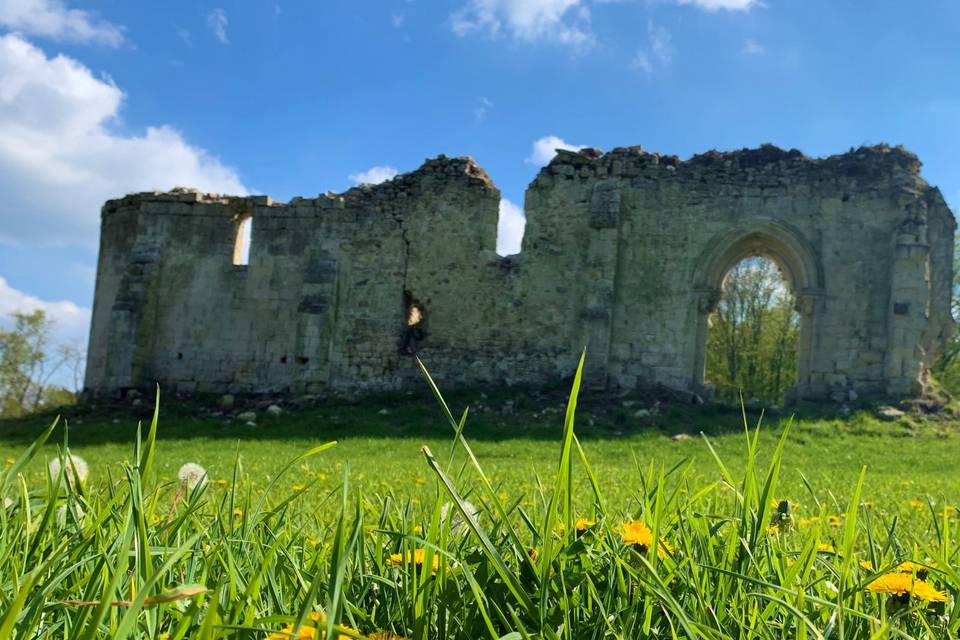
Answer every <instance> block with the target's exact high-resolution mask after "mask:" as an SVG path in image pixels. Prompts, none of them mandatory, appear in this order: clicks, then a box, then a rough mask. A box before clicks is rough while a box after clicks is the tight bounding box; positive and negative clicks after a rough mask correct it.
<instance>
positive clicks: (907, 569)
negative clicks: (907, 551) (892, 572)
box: [896, 560, 928, 580]
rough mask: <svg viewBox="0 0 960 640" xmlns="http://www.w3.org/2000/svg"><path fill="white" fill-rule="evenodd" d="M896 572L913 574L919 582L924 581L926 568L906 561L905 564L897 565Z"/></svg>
mask: <svg viewBox="0 0 960 640" xmlns="http://www.w3.org/2000/svg"><path fill="white" fill-rule="evenodd" d="M896 572H897V573H906V574H912V573H915V574H916V575H917V577H918V578H920V579H921V580H926V579H927V572H928V568H927V567H926V566H924V565H922V564H917V563H916V562H911V561H910V560H907V561H906V562H901V563H900V564H898V565H897V568H896Z"/></svg>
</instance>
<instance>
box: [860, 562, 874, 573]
mask: <svg viewBox="0 0 960 640" xmlns="http://www.w3.org/2000/svg"><path fill="white" fill-rule="evenodd" d="M860 568H861V569H864V570H865V571H873V563H872V562H870V561H869V560H861V561H860Z"/></svg>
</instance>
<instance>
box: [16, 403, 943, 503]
mask: <svg viewBox="0 0 960 640" xmlns="http://www.w3.org/2000/svg"><path fill="white" fill-rule="evenodd" d="M522 397H523V396H511V397H510V399H511V400H514V401H515V402H517V401H518V400H521V399H522ZM491 402H492V404H493V405H495V409H500V408H501V407H502V406H503V404H504V400H503V398H498V399H497V400H496V401H495V402H493V401H492V400H490V399H485V398H480V397H479V396H478V395H476V394H473V395H467V394H462V395H459V396H457V397H456V399H455V400H451V405H452V406H453V408H454V410H455V411H460V410H462V409H463V408H466V407H467V406H473V405H476V404H477V403H483V404H484V406H487V407H489V406H490V405H491ZM563 402H565V400H562V399H561V400H556V399H555V398H554V399H553V405H550V406H551V407H552V409H553V410H554V411H552V412H550V413H548V414H546V415H539V414H540V413H542V409H543V408H544V407H542V406H539V407H538V406H537V405H536V404H532V403H528V404H530V406H529V407H528V408H526V409H524V408H520V409H518V410H517V411H516V412H515V413H514V414H513V415H503V414H502V413H500V411H498V410H485V411H481V412H478V413H473V412H471V415H470V418H469V420H468V423H467V426H466V430H465V436H466V437H467V438H468V439H469V440H470V441H471V443H472V446H473V449H474V451H475V452H476V454H477V456H478V457H479V458H480V459H481V461H482V463H483V465H484V468H485V469H486V470H487V472H488V473H489V475H490V476H491V477H492V478H494V480H495V481H496V482H497V483H501V484H502V485H503V488H504V491H506V492H507V493H510V494H511V495H513V494H522V493H524V492H528V491H529V490H530V489H532V487H534V486H535V484H536V478H537V477H538V476H539V477H540V478H541V479H546V478H549V476H550V475H551V474H553V473H554V472H555V466H556V443H557V442H558V441H559V438H560V435H561V431H562V426H563V413H562V410H563ZM384 407H386V414H385V415H384V413H383V412H384ZM594 409H597V407H593V408H591V407H589V406H587V407H585V408H582V409H581V412H580V414H579V415H578V421H577V434H578V436H579V437H580V439H581V442H582V444H583V448H584V450H585V451H586V453H587V456H588V457H589V459H590V460H591V461H592V465H593V468H594V471H595V472H596V474H597V476H598V478H599V479H600V480H602V481H603V482H602V484H603V485H604V490H605V494H606V495H607V498H608V502H609V504H610V505H611V506H612V507H614V508H617V509H621V510H628V509H630V508H632V507H633V506H634V504H633V503H632V500H633V498H634V497H635V492H636V487H635V483H634V481H633V478H635V477H636V475H637V469H638V468H644V469H645V468H646V467H647V465H649V464H650V463H655V464H657V465H663V466H664V467H667V468H670V467H672V466H674V465H675V464H678V463H680V462H682V461H689V462H690V463H691V464H692V470H691V474H692V476H693V478H695V479H697V480H698V481H701V482H710V481H714V480H718V479H720V472H719V469H718V467H717V465H716V463H715V462H714V461H713V457H712V456H711V454H710V451H709V449H708V448H707V447H706V446H705V445H704V442H703V440H702V439H701V438H700V437H699V435H698V434H699V432H701V431H703V432H704V433H706V434H707V435H708V436H709V437H710V438H711V441H712V443H713V446H714V447H715V448H716V449H717V452H718V453H719V454H720V455H721V456H722V457H723V458H724V459H725V460H727V461H728V464H730V465H731V467H732V469H733V470H735V471H737V472H740V471H742V465H743V460H742V454H743V451H744V444H743V425H744V421H743V417H742V416H741V414H740V412H739V410H724V409H722V408H705V409H695V408H689V407H678V406H674V407H671V408H670V409H668V410H666V411H664V412H663V415H660V416H656V417H654V418H652V419H650V420H646V419H645V420H639V419H635V418H633V417H632V413H633V411H635V410H636V407H630V408H623V409H622V410H617V409H615V410H613V411H610V410H609V409H607V408H603V407H600V408H599V409H600V410H599V411H594ZM199 412H200V410H199V408H198V407H197V406H188V407H184V406H182V405H181V403H178V402H177V401H175V400H165V401H163V402H162V403H161V412H160V429H159V431H158V435H157V438H158V441H159V442H160V446H161V449H162V452H163V455H162V457H161V458H160V459H158V460H157V463H156V464H157V471H158V474H159V477H160V479H161V480H167V481H171V480H173V479H174V478H175V476H176V471H177V469H178V468H179V467H180V465H181V464H183V463H185V462H196V463H199V464H201V465H203V466H204V467H205V468H206V469H207V471H208V473H209V474H210V477H211V478H212V479H229V478H230V474H231V473H232V471H233V466H234V461H235V459H236V458H237V456H238V455H239V457H240V460H241V462H242V465H243V470H244V471H245V473H247V474H249V475H250V476H251V478H252V479H253V480H254V482H260V483H262V482H265V481H266V479H267V478H269V477H270V476H272V475H273V474H274V473H275V471H276V469H277V466H278V465H279V464H281V463H283V462H286V461H287V460H290V459H292V458H294V457H295V456H297V455H299V454H300V453H302V452H303V451H305V450H306V449H308V448H310V447H312V446H315V445H316V444H318V443H321V442H327V441H331V440H336V441H337V442H338V445H337V449H336V454H335V455H331V456H324V457H322V458H319V459H317V460H314V461H310V462H307V463H305V468H306V469H305V470H303V471H301V470H297V471H296V472H295V473H293V474H291V476H290V478H289V479H288V483H287V484H288V485H289V486H288V488H289V487H292V486H293V485H303V484H306V483H307V482H308V481H315V482H317V483H318V487H319V488H320V489H330V488H334V487H338V486H339V485H340V482H341V480H342V475H343V473H344V471H345V470H346V471H347V472H348V473H349V476H350V480H351V486H353V487H355V488H363V489H364V490H366V491H377V492H382V491H385V490H388V489H389V490H392V491H394V492H395V493H397V494H399V495H404V496H408V495H409V496H419V497H420V498H424V497H426V496H428V495H431V493H432V491H433V488H432V483H431V484H430V486H427V482H426V481H427V480H429V479H431V474H430V471H429V469H428V468H427V466H426V465H425V463H424V460H423V456H422V455H421V453H420V448H421V447H422V446H424V445H427V446H429V447H430V448H431V449H433V450H434V451H443V450H445V449H447V448H449V446H450V441H451V437H452V430H451V428H450V427H449V425H447V424H446V422H445V421H444V418H443V415H442V413H441V412H440V410H439V409H438V408H437V405H436V403H435V402H434V401H433V400H432V399H430V398H423V397H413V398H410V397H387V398H382V399H379V400H377V401H370V402H363V403H357V404H345V403H344V404H338V405H335V406H329V407H319V408H314V409H309V410H304V411H300V412H295V413H290V412H288V413H285V414H284V415H282V416H279V417H276V418H272V417H269V416H267V415H266V414H265V413H264V412H263V411H259V412H258V418H257V426H256V427H248V426H246V425H244V424H243V423H242V422H241V421H238V420H236V419H228V418H226V417H216V418H209V417H208V418H197V417H194V416H196V415H197V414H198V413H199ZM594 413H599V414H601V416H602V417H596V418H594V417H593V415H594ZM54 417H55V415H53V414H48V415H43V416H37V417H33V418H31V419H26V420H19V421H8V422H7V423H4V422H2V421H0V460H3V459H12V458H15V457H16V456H17V455H18V454H19V453H20V452H21V451H22V450H23V448H24V447H25V446H26V445H28V444H29V443H30V442H31V441H32V440H33V438H34V437H36V434H37V433H39V432H40V431H41V430H42V429H43V428H44V427H45V426H46V425H48V424H49V423H50V421H51V420H52V419H53V418H54ZM78 418H79V419H80V420H82V422H81V423H80V424H77V421H76V420H77V418H75V419H70V418H67V422H68V423H69V425H70V426H69V429H68V436H69V443H70V449H71V451H72V452H73V453H75V454H77V455H79V456H81V457H83V458H84V459H86V461H87V462H88V463H89V465H90V467H91V471H92V475H93V477H95V478H103V477H105V474H106V473H107V471H108V468H109V467H112V466H115V465H117V464H118V463H121V462H123V461H130V460H131V455H132V451H133V450H132V446H131V442H133V440H134V437H135V434H136V426H137V421H138V419H137V418H136V417H135V416H134V415H133V411H132V410H123V409H121V410H119V411H116V412H113V413H110V414H108V415H106V416H99V417H98V416H86V415H82V414H81V415H80V416H78ZM758 420H759V415H758V414H751V415H750V416H749V417H748V421H749V423H750V424H751V425H754V424H756V422H757V421H758ZM591 422H593V424H592V425H591V424H590V423H591ZM788 422H792V423H793V427H792V429H791V431H790V434H789V436H788V438H787V442H786V447H785V451H784V461H783V472H782V480H781V482H782V486H783V489H784V491H785V493H789V494H790V495H791V496H792V497H793V498H794V499H795V500H797V501H798V502H801V503H804V502H806V501H805V500H804V496H805V494H806V490H805V488H804V485H803V480H802V478H801V473H802V474H803V475H804V476H805V477H806V479H807V481H809V483H810V484H811V485H812V486H813V487H814V488H816V489H817V490H818V491H833V492H836V493H837V497H838V499H839V500H840V501H844V500H845V499H846V497H847V494H848V492H849V491H850V490H852V488H853V485H854V483H855V482H856V479H857V476H858V474H859V472H860V468H861V467H862V466H866V467H867V469H868V473H867V479H866V483H865V488H864V492H865V496H866V497H867V498H868V499H875V498H882V499H883V500H884V501H885V502H886V503H888V504H893V503H897V504H900V505H906V504H907V503H908V502H909V501H910V500H914V499H919V500H926V498H927V497H928V496H930V497H933V498H934V499H935V500H937V501H938V502H942V501H943V500H946V499H950V500H953V501H960V429H958V428H957V425H954V424H951V423H943V422H930V423H926V424H919V425H917V424H913V423H909V422H901V423H888V422H879V421H878V420H876V419H875V418H874V417H873V416H872V413H871V412H869V411H863V412H859V413H855V414H854V415H852V416H851V417H849V418H824V417H813V416H807V417H802V415H801V417H794V416H793V415H792V414H791V413H788V412H787V413H784V414H783V415H781V416H778V417H770V416H767V417H765V418H763V425H764V426H763V428H762V430H761V434H760V443H761V455H762V453H763V452H764V451H766V452H768V453H769V451H770V450H772V447H773V445H774V444H775V443H776V441H777V439H778V438H779V436H780V434H781V432H782V429H783V426H784V425H785V424H786V423H788ZM676 433H687V434H689V435H690V436H692V437H691V439H690V440H685V441H673V440H671V439H670V436H672V435H674V434H676ZM62 435H63V433H62V430H59V429H58V431H57V432H55V433H54V435H53V437H52V438H51V444H49V445H48V446H47V447H46V449H45V453H44V455H45V459H49V458H50V457H51V456H53V455H55V451H56V447H57V444H56V443H59V442H60V441H61V440H62ZM44 464H45V463H44V461H43V460H40V459H38V460H36V461H35V462H34V463H33V464H32V465H30V466H29V467H28V470H27V477H28V478H29V479H31V480H33V481H38V480H40V479H41V478H42V477H43V475H44V473H45V466H44ZM300 474H306V475H303V476H301V475H300ZM319 478H323V480H320V479H319ZM322 493H323V492H322V491H313V490H311V492H310V494H312V495H313V496H319V495H321V494H322ZM305 499H306V500H307V502H309V501H310V497H309V496H308V497H306V498H305Z"/></svg>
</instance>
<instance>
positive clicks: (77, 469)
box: [48, 454, 89, 487]
mask: <svg viewBox="0 0 960 640" xmlns="http://www.w3.org/2000/svg"><path fill="white" fill-rule="evenodd" d="M64 462H65V463H66V465H65V466H64V469H63V475H64V477H65V478H66V480H67V485H68V486H71V487H72V486H73V485H74V484H75V483H74V474H76V479H79V480H80V484H83V482H84V481H85V480H86V479H87V474H88V473H89V469H88V468H87V462H86V461H85V460H84V459H83V458H81V457H80V456H75V455H73V454H71V455H68V456H66V457H65V459H64ZM48 468H49V471H50V479H51V480H53V481H54V482H56V481H57V478H58V477H59V476H60V458H54V459H53V460H51V461H50V464H49V467H48Z"/></svg>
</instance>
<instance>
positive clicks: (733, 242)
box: [690, 220, 823, 404]
mask: <svg viewBox="0 0 960 640" xmlns="http://www.w3.org/2000/svg"><path fill="white" fill-rule="evenodd" d="M761 260H762V261H765V262H767V263H768V266H767V267H766V270H767V271H768V272H771V273H776V274H777V276H778V279H779V283H780V286H781V287H782V288H783V290H784V292H789V294H790V298H789V303H790V306H789V308H790V309H792V310H793V311H795V312H796V316H795V317H794V318H792V319H791V320H790V322H792V323H795V338H793V339H792V342H793V344H794V345H795V356H794V357H793V358H794V360H795V365H793V366H791V367H790V369H792V370H793V371H795V372H796V374H795V378H794V377H793V376H792V375H790V376H789V377H787V378H786V380H787V381H790V382H792V383H793V384H784V388H783V390H782V397H783V401H784V402H785V403H787V404H790V403H792V402H794V401H795V400H798V399H802V398H804V397H807V396H809V395H814V394H815V393H816V391H817V389H816V388H815V387H816V384H815V382H816V381H815V380H814V377H813V376H812V373H811V363H812V362H813V360H814V356H813V353H814V351H815V350H816V347H817V331H816V327H817V316H818V307H819V306H820V304H821V300H822V298H823V269H822V267H821V263H820V259H819V257H818V254H817V252H816V250H815V248H814V247H813V245H812V244H811V243H810V242H809V241H808V240H806V238H805V237H804V235H803V234H802V233H800V232H799V231H798V230H797V229H795V228H793V227H792V226H790V225H788V224H786V223H783V222H780V221H774V220H755V221H753V222H751V223H750V224H748V225H746V226H742V227H738V228H735V229H733V230H731V231H729V232H727V233H725V234H721V235H719V236H718V237H716V238H714V239H713V241H712V242H710V243H709V244H708V245H707V247H706V249H705V250H704V251H703V253H702V254H701V255H700V258H699V261H698V263H697V270H696V272H695V274H694V291H693V294H694V295H693V299H694V317H695V318H696V331H695V334H694V335H695V337H694V344H693V348H692V350H691V352H690V353H691V354H692V359H691V361H690V362H691V364H692V371H691V383H692V384H691V386H692V388H693V389H694V390H695V391H697V392H699V393H702V394H705V395H707V396H710V395H711V394H712V393H713V392H714V391H715V390H716V389H715V387H714V385H712V384H711V385H708V384H707V382H708V381H709V378H708V377H707V376H706V372H707V364H708V362H707V361H708V348H710V347H713V345H712V344H710V345H708V339H710V338H711V336H710V325H711V318H712V317H713V316H714V314H715V312H717V311H718V309H719V307H720V305H721V301H722V300H723V297H724V287H725V285H726V286H728V287H729V286H730V285H728V284H727V283H728V282H730V281H729V280H728V274H730V273H731V272H733V273H736V271H735V269H737V268H738V265H739V264H741V263H744V264H745V265H746V270H747V271H748V272H749V271H750V270H751V268H753V269H755V268H756V266H757V265H758V264H759V261H761ZM751 265H752V267H751ZM772 284H774V285H776V284H777V281H776V280H774V281H773V282H772ZM784 295H785V293H783V294H780V296H781V297H782V296H784ZM775 298H777V295H775V294H771V300H772V299H775ZM786 303H787V299H786V298H784V299H781V300H780V301H779V305H780V306H783V305H785V304H786ZM728 313H731V311H729V310H728ZM767 315H769V314H767ZM781 319H782V318H781ZM790 331H794V330H793V329H789V330H788V332H787V333H788V335H787V336H786V340H787V341H788V342H789V341H790V340H791V338H790V336H789V332H790ZM714 348H716V347H714ZM785 358H786V354H785ZM715 364H716V363H715V362H714V365H715ZM786 364H787V363H786V362H782V363H781V364H780V366H781V368H783V367H784V366H785V365H786ZM784 373H786V372H784ZM715 377H717V376H715ZM781 381H784V377H781ZM748 393H749V391H745V393H744V398H745V399H748V400H749V399H750V396H748V395H747V394H748ZM764 395H766V394H764ZM737 396H739V393H738V394H737ZM758 399H759V398H758Z"/></svg>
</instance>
